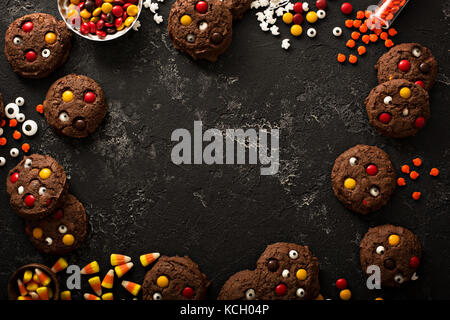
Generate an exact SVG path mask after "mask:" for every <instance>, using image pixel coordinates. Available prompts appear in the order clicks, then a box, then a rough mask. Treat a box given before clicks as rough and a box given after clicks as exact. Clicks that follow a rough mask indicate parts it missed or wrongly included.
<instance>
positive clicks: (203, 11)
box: [168, 0, 233, 62]
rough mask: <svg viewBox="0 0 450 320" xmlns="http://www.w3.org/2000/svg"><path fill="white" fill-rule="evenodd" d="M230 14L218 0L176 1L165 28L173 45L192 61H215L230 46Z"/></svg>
mask: <svg viewBox="0 0 450 320" xmlns="http://www.w3.org/2000/svg"><path fill="white" fill-rule="evenodd" d="M232 25H233V17H232V15H231V12H230V11H229V10H228V9H227V7H226V6H225V5H224V4H223V3H222V1H221V0H207V1H203V0H201V1H198V0H177V1H176V2H175V3H174V4H173V6H172V9H171V10H170V15H169V21H168V31H169V38H170V40H171V41H172V43H173V45H174V47H175V48H176V49H178V50H180V51H183V52H185V53H187V54H188V55H190V56H191V57H192V58H193V59H194V60H197V59H205V60H209V61H212V62H214V61H216V60H217V59H218V57H219V55H221V54H222V53H224V52H225V51H226V50H227V48H228V47H229V45H230V43H231V39H232Z"/></svg>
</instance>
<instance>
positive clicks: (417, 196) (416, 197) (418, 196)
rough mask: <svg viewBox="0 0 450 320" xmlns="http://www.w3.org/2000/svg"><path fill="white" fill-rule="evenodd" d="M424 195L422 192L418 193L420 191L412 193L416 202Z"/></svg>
mask: <svg viewBox="0 0 450 320" xmlns="http://www.w3.org/2000/svg"><path fill="white" fill-rule="evenodd" d="M421 195H422V194H421V193H420V192H418V191H415V192H413V193H412V198H413V199H414V200H416V201H417V200H419V199H420V196H421Z"/></svg>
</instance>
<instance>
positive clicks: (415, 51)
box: [412, 47, 422, 58]
mask: <svg viewBox="0 0 450 320" xmlns="http://www.w3.org/2000/svg"><path fill="white" fill-rule="evenodd" d="M412 55H413V56H414V57H416V58H419V57H420V56H421V55H422V51H421V50H420V49H419V48H417V47H415V48H413V49H412Z"/></svg>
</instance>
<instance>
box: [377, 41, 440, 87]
mask: <svg viewBox="0 0 450 320" xmlns="http://www.w3.org/2000/svg"><path fill="white" fill-rule="evenodd" d="M375 70H377V71H378V82H379V83H383V82H386V81H390V80H393V79H405V80H408V81H411V82H413V83H416V84H418V85H420V86H421V87H423V88H424V89H425V90H430V89H431V88H432V87H433V85H434V82H435V81H436V76H437V71H438V63H437V61H436V59H435V58H434V56H433V54H432V53H431V50H430V49H428V48H427V47H424V46H422V45H421V44H418V43H402V44H399V45H396V46H395V47H392V48H391V49H390V50H389V51H388V52H386V53H385V54H384V55H382V56H381V57H380V59H379V60H378V62H377V63H376V65H375Z"/></svg>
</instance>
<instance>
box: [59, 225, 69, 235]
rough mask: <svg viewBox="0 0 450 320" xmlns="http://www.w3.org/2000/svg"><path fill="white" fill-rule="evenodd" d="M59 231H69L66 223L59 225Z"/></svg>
mask: <svg viewBox="0 0 450 320" xmlns="http://www.w3.org/2000/svg"><path fill="white" fill-rule="evenodd" d="M58 232H59V233H66V232H67V227H66V226H65V225H63V224H62V225H60V226H59V227H58Z"/></svg>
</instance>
